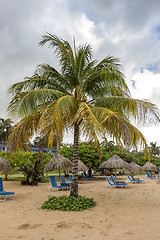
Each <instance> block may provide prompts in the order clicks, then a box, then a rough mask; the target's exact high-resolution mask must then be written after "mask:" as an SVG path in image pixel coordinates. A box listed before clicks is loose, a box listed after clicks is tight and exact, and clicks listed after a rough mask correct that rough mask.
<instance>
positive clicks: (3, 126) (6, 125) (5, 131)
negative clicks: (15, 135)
mask: <svg viewBox="0 0 160 240" xmlns="http://www.w3.org/2000/svg"><path fill="white" fill-rule="evenodd" d="M12 124H13V121H12V120H11V119H10V118H7V119H3V118H0V141H1V143H2V144H1V150H3V144H4V142H5V141H6V140H7V138H8V136H9V132H10V130H11V128H12Z"/></svg>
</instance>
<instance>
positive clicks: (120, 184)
mask: <svg viewBox="0 0 160 240" xmlns="http://www.w3.org/2000/svg"><path fill="white" fill-rule="evenodd" d="M106 180H107V181H108V183H109V185H110V186H111V187H117V188H124V187H125V186H127V185H128V183H113V182H111V180H110V178H109V177H107V176H106Z"/></svg>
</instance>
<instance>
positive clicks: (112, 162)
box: [99, 154, 129, 178]
mask: <svg viewBox="0 0 160 240" xmlns="http://www.w3.org/2000/svg"><path fill="white" fill-rule="evenodd" d="M99 167H100V168H112V169H113V168H114V169H115V178H116V177H117V168H123V169H124V168H125V169H129V165H128V163H127V162H125V161H124V160H122V159H121V158H120V157H119V156H118V155H116V154H115V155H113V156H112V157H111V158H109V159H108V160H107V161H105V162H103V163H101V164H100V166H99Z"/></svg>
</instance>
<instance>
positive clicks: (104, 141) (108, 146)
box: [101, 138, 115, 152]
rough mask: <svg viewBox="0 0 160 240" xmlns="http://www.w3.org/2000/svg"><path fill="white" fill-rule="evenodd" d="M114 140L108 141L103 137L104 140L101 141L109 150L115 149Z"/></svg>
mask: <svg viewBox="0 0 160 240" xmlns="http://www.w3.org/2000/svg"><path fill="white" fill-rule="evenodd" d="M114 145H115V143H114V141H108V140H107V138H103V141H102V142H101V146H103V147H104V150H105V151H107V152H110V151H113V150H114Z"/></svg>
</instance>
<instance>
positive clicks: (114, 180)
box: [111, 175, 125, 184]
mask: <svg viewBox="0 0 160 240" xmlns="http://www.w3.org/2000/svg"><path fill="white" fill-rule="evenodd" d="M111 179H112V182H113V183H115V184H117V183H118V184H119V183H121V184H124V183H125V182H116V179H115V178H114V176H113V175H111Z"/></svg>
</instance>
